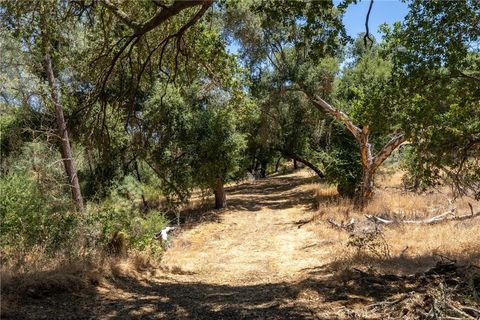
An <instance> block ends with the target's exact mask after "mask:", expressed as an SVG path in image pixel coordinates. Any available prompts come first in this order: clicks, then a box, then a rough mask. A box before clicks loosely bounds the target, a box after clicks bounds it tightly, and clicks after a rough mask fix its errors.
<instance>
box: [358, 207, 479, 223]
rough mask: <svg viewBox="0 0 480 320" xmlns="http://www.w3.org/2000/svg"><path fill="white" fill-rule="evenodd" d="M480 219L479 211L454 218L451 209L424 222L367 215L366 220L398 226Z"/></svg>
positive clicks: (453, 210)
mask: <svg viewBox="0 0 480 320" xmlns="http://www.w3.org/2000/svg"><path fill="white" fill-rule="evenodd" d="M476 217H480V211H479V212H477V213H473V211H472V214H465V215H461V216H456V215H455V209H452V210H450V211H448V212H444V213H442V214H440V215H438V216H434V217H431V218H428V219H424V220H388V219H384V218H380V217H377V216H372V215H367V219H368V220H371V221H373V222H375V223H378V224H386V225H388V224H394V223H399V224H435V223H439V222H443V221H463V220H468V219H472V218H476Z"/></svg>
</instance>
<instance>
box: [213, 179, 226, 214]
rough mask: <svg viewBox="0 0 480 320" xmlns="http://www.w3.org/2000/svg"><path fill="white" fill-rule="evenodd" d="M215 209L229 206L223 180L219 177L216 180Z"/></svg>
mask: <svg viewBox="0 0 480 320" xmlns="http://www.w3.org/2000/svg"><path fill="white" fill-rule="evenodd" d="M214 193H215V209H222V208H225V207H226V206H227V196H226V195H225V188H224V187H223V180H222V179H221V178H220V177H218V178H217V180H216V182H215V191H214Z"/></svg>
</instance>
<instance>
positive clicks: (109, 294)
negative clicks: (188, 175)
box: [2, 170, 480, 319]
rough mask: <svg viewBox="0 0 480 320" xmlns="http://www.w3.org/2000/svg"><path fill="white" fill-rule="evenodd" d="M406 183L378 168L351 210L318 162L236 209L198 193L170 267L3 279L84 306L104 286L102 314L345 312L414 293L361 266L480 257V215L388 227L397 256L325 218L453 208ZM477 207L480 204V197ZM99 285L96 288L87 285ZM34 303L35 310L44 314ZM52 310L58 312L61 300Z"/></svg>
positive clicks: (113, 266)
mask: <svg viewBox="0 0 480 320" xmlns="http://www.w3.org/2000/svg"><path fill="white" fill-rule="evenodd" d="M400 180H401V174H399V173H395V174H393V175H389V176H387V175H385V176H382V177H380V179H378V182H379V185H380V188H379V190H378V192H377V194H376V196H375V199H374V200H373V202H372V203H371V204H370V205H369V207H368V208H367V209H366V211H365V212H356V211H354V210H352V203H351V201H349V200H347V199H343V198H341V197H340V196H339V195H338V194H337V192H336V189H335V188H334V187H330V186H326V185H324V184H321V183H318V180H317V179H316V178H315V177H314V175H313V174H312V173H311V172H309V171H308V170H301V171H297V172H294V173H291V174H287V175H274V176H271V177H269V178H268V179H265V180H259V181H255V182H247V183H243V184H233V185H230V186H228V188H227V197H228V204H229V208H228V209H226V210H211V209H209V206H208V205H206V202H205V201H203V200H202V198H203V197H202V195H201V194H200V193H197V194H196V197H195V202H194V203H193V204H192V205H191V206H190V207H188V208H185V212H184V219H185V220H184V222H186V223H187V227H184V228H182V233H181V234H180V235H179V236H177V238H176V239H175V240H174V241H173V244H172V247H171V248H170V249H169V250H168V251H167V252H166V253H165V255H164V258H163V261H162V263H161V265H160V266H157V265H155V264H154V263H153V262H152V261H150V260H149V258H148V257H146V256H144V255H142V254H132V255H130V257H128V258H122V259H120V258H108V257H97V258H95V259H93V260H92V261H90V262H89V263H88V264H86V263H80V264H79V263H74V264H63V265H59V264H57V265H55V263H54V262H52V264H50V265H48V266H47V265H45V266H43V267H41V266H40V265H37V266H36V267H35V268H36V271H35V270H33V269H32V268H30V270H29V272H25V273H24V274H22V275H21V276H20V275H18V274H17V275H13V274H11V273H10V274H5V273H4V274H3V275H2V288H9V289H7V290H14V291H15V292H17V293H19V294H20V295H22V294H23V295H25V294H26V295H27V296H28V295H29V294H30V295H35V294H37V295H40V296H42V297H44V296H47V295H48V294H50V293H52V292H53V293H55V292H64V293H67V294H68V295H64V296H65V301H63V300H62V301H60V302H58V305H61V304H62V303H64V302H65V303H66V305H69V304H71V300H72V299H75V298H72V296H73V295H76V294H80V295H81V298H77V300H78V299H80V300H78V301H83V302H82V303H83V304H85V305H86V306H85V307H84V308H83V309H82V310H83V311H85V310H91V309H92V308H95V307H96V306H98V304H99V302H98V300H88V299H89V298H90V297H91V296H93V295H95V297H96V299H100V301H103V302H104V303H103V304H101V306H100V307H99V308H100V309H101V310H100V311H98V312H99V313H96V314H95V315H96V316H98V317H101V318H115V317H116V318H125V319H126V318H135V317H136V318H139V317H145V318H155V319H157V318H158V319H160V318H179V319H188V318H196V317H198V318H202V319H203V318H205V319H216V318H222V319H223V318H224V319H236V318H239V315H241V314H244V312H247V311H248V312H251V314H250V315H251V318H257V316H259V315H261V316H260V317H263V318H302V317H303V315H304V314H302V313H301V312H306V314H307V317H304V318H308V317H309V316H310V315H312V314H314V311H312V310H315V312H317V317H318V318H331V319H344V318H345V319H347V318H349V317H350V316H351V313H349V312H350V310H357V311H358V310H362V308H363V307H364V306H365V305H367V304H371V303H374V302H378V301H383V299H387V298H388V297H390V296H391V295H392V297H393V296H394V295H395V294H396V293H398V292H403V291H402V290H404V291H405V290H407V291H408V292H410V291H411V290H413V289H411V288H405V287H402V286H404V283H403V282H402V281H397V282H398V283H396V284H395V286H397V287H395V288H394V286H393V285H391V284H390V283H387V282H386V283H385V284H384V285H382V286H381V288H380V289H379V287H378V286H377V287H375V286H374V285H378V284H375V283H373V284H371V283H368V284H367V285H365V282H364V280H365V279H363V278H362V277H358V274H353V275H352V272H351V270H352V268H354V267H358V268H360V269H363V270H367V269H372V268H373V269H375V270H377V272H379V273H388V274H392V273H396V274H411V273H415V272H419V271H424V270H426V269H428V268H429V267H431V266H433V265H434V264H435V261H436V260H438V259H441V256H446V257H449V258H451V259H456V260H458V261H459V262H461V263H465V264H468V263H472V264H477V265H478V264H480V218H476V219H471V220H466V221H461V222H460V221H448V222H444V223H439V224H435V225H428V226H425V225H424V226H421V225H415V226H408V227H407V226H402V225H394V226H388V227H385V228H384V238H385V240H386V242H387V243H388V245H389V249H390V254H389V256H383V257H379V256H375V255H372V254H371V253H369V252H358V250H357V249H356V248H353V247H350V246H348V242H349V235H348V233H347V232H345V231H343V230H337V229H334V228H332V227H331V225H330V224H329V223H328V222H327V219H328V218H333V219H335V220H336V221H342V220H343V221H347V220H349V219H351V218H355V219H357V220H362V219H365V214H367V213H370V214H376V215H382V216H384V217H393V218H399V217H406V218H424V217H429V216H433V215H435V214H437V213H440V212H443V211H445V210H447V209H450V207H451V206H452V204H451V203H449V202H448V199H449V195H448V194H446V195H445V194H444V193H440V192H438V191H437V192H434V193H430V194H423V195H415V194H411V193H405V192H403V191H402V189H401V187H400ZM442 192H444V191H442ZM445 192H446V191H445ZM468 201H470V200H469V199H459V201H458V202H457V203H456V204H453V205H456V206H458V207H459V211H461V213H464V212H463V211H464V210H467V209H468V204H467V202H468ZM470 202H471V201H470ZM472 205H473V206H474V207H475V208H476V210H479V209H480V204H479V203H478V202H472ZM467 212H468V211H467ZM49 270H50V271H49ZM52 270H53V271H52ZM124 278H128V279H124ZM12 288H13V289H12ZM92 288H94V290H95V293H94V294H92V295H85V294H82V293H81V292H80V293H79V291H83V292H85V290H89V289H92ZM32 290H33V291H32ZM407 291H405V294H407V293H408V292H407ZM55 299H57V300H58V299H61V298H60V296H58V295H57V296H56V298H55ZM112 301H113V302H114V303H112ZM422 301H423V300H422ZM15 303H16V302H15V301H13V302H12V301H10V302H9V304H7V307H8V306H10V308H11V310H13V309H12V308H15V307H18V306H19V305H20V304H21V303H23V300H17V304H16V305H15ZM5 306H6V304H5V302H4V301H2V308H3V309H5ZM12 306H13V307H12ZM31 308H32V309H28V310H27V311H25V312H27V313H28V312H31V311H32V310H33V307H31ZM35 308H36V309H35V310H36V311H35V312H37V314H40V313H42V312H43V313H44V312H45V309H42V308H37V307H35ZM63 308H64V309H65V307H63ZM102 308H103V309H102ZM51 310H53V311H52V312H53V313H54V312H56V310H57V307H56V305H55V304H54V305H53V306H51ZM7 312H8V311H7ZM65 312H66V314H67V313H68V312H72V311H70V310H69V309H65ZM122 312H123V313H122ZM299 312H300V313H299ZM68 314H69V315H70V313H68ZM358 314H360V313H358V312H357V315H358ZM247 317H248V315H247ZM366 317H367V316H365V317H363V318H366ZM360 318H362V317H361V316H360ZM376 318H382V317H378V315H377V317H376Z"/></svg>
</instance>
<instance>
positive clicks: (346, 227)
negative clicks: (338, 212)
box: [327, 218, 355, 231]
mask: <svg viewBox="0 0 480 320" xmlns="http://www.w3.org/2000/svg"><path fill="white" fill-rule="evenodd" d="M327 221H328V222H329V223H330V224H331V225H332V226H333V227H334V228H337V229H341V230H347V231H348V230H350V229H351V228H352V227H353V225H354V224H355V219H353V218H352V220H350V221H349V222H348V223H343V222H342V223H338V222H336V221H335V220H333V219H327Z"/></svg>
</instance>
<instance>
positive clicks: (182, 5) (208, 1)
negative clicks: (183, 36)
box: [135, 0, 213, 36]
mask: <svg viewBox="0 0 480 320" xmlns="http://www.w3.org/2000/svg"><path fill="white" fill-rule="evenodd" d="M212 4H213V0H202V1H199V0H186V1H185V0H184V1H182V0H176V1H175V2H174V3H173V4H172V5H171V6H169V7H163V8H162V9H159V10H158V11H157V12H156V13H155V15H154V16H153V17H151V18H150V19H148V20H147V21H145V22H144V23H142V24H141V25H140V26H139V27H138V28H136V29H135V35H137V36H140V35H143V34H145V33H147V32H149V31H150V30H152V29H155V28H156V27H157V26H159V25H161V24H162V23H164V22H165V21H167V20H168V19H170V18H171V17H173V16H175V15H177V14H178V13H180V11H182V10H185V9H188V8H191V7H195V6H199V5H201V6H202V9H201V10H200V11H199V12H198V13H197V14H196V15H195V17H196V18H195V20H194V21H193V23H195V22H196V21H197V20H198V19H200V17H201V16H202V15H203V14H204V13H205V12H206V11H207V9H208V8H209V7H210V6H211V5H212ZM190 21H192V20H190ZM189 23H190V22H189ZM193 23H192V24H193ZM187 24H188V23H187Z"/></svg>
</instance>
